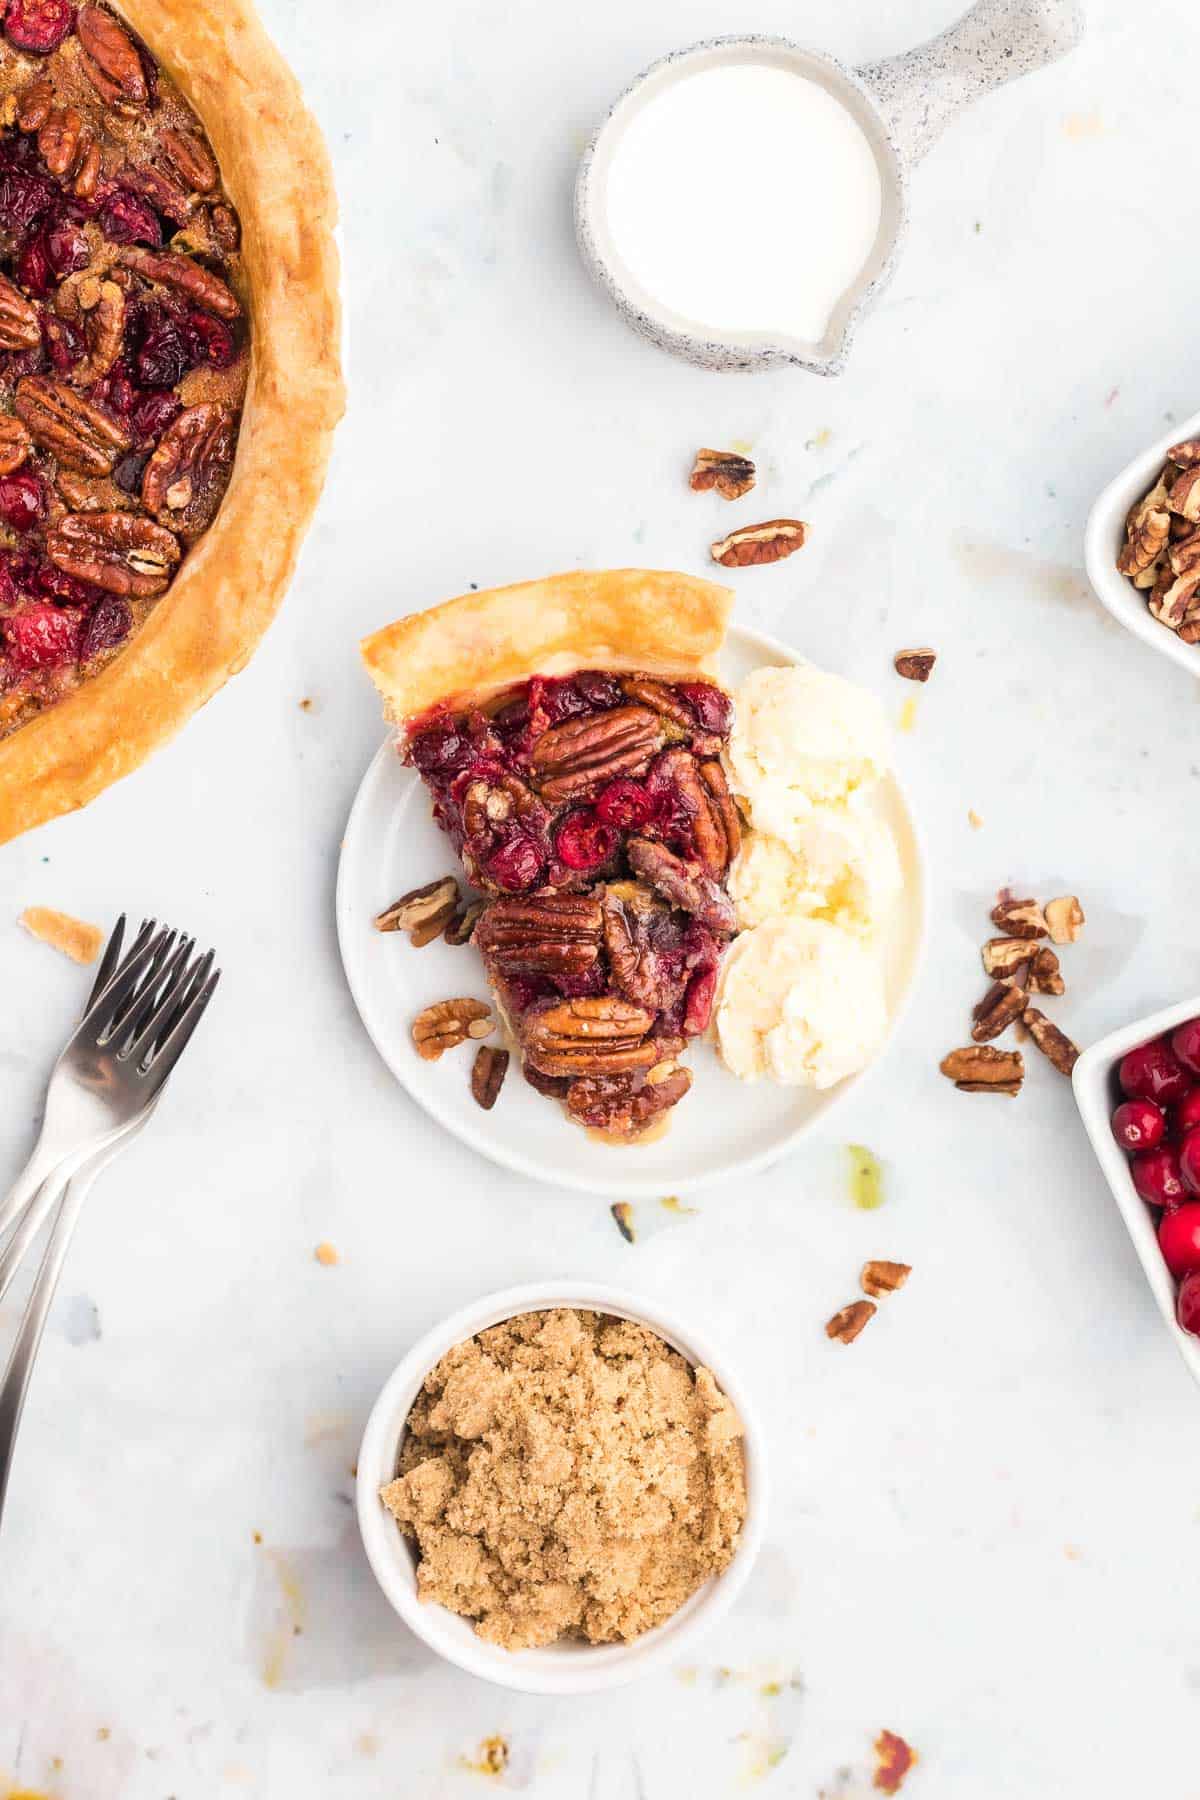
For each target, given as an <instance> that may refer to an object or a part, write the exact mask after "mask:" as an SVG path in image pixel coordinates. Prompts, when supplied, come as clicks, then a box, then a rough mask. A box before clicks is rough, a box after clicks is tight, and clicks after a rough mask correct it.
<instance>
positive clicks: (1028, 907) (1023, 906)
mask: <svg viewBox="0 0 1200 1800" xmlns="http://www.w3.org/2000/svg"><path fill="white" fill-rule="evenodd" d="M991 920H992V924H993V925H998V926H999V927H1000V929H1001V931H1002V932H1003V933H1004V934H1005V936H1006V937H1010V938H1044V937H1045V935H1046V931H1047V925H1046V921H1045V918H1044V917H1043V915H1042V909H1041V907H1040V906H1039V905H1038V903H1037V901H1036V900H1014V899H1012V898H1011V897H1010V896H1008V895H1007V894H1004V895H1001V897H1000V899H999V900H997V902H996V904H995V906H993V908H992V911H991Z"/></svg>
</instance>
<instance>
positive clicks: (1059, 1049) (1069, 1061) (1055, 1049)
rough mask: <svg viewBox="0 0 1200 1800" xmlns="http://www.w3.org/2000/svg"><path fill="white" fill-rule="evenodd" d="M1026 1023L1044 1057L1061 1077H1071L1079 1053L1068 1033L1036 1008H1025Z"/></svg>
mask: <svg viewBox="0 0 1200 1800" xmlns="http://www.w3.org/2000/svg"><path fill="white" fill-rule="evenodd" d="M1024 1022H1025V1026H1026V1029H1027V1030H1028V1032H1029V1035H1030V1037H1031V1038H1032V1039H1033V1041H1034V1043H1035V1044H1036V1045H1037V1047H1038V1049H1039V1050H1040V1051H1041V1053H1042V1055H1043V1056H1044V1057H1046V1058H1047V1059H1048V1060H1049V1061H1050V1062H1052V1063H1053V1064H1054V1067H1055V1068H1056V1069H1057V1070H1058V1072H1059V1074H1060V1075H1069V1074H1070V1073H1071V1070H1072V1069H1073V1068H1074V1067H1075V1064H1076V1063H1077V1062H1078V1061H1079V1051H1078V1049H1077V1048H1076V1046H1075V1045H1074V1044H1073V1043H1072V1042H1071V1040H1070V1038H1069V1037H1068V1036H1067V1034H1066V1032H1064V1031H1060V1030H1059V1029H1058V1026H1057V1025H1055V1024H1054V1023H1053V1021H1052V1020H1050V1019H1048V1018H1047V1017H1046V1015H1045V1013H1043V1012H1039V1011H1038V1009H1037V1007H1036V1006H1027V1007H1026V1008H1025V1014H1024Z"/></svg>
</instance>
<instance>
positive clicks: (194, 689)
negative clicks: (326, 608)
mask: <svg viewBox="0 0 1200 1800" xmlns="http://www.w3.org/2000/svg"><path fill="white" fill-rule="evenodd" d="M113 10H114V11H116V12H118V13H120V14H121V15H122V16H123V17H124V18H125V19H126V20H127V21H128V23H129V24H130V25H131V26H132V27H133V29H134V30H135V31H136V32H138V33H139V34H140V36H141V37H143V38H144V39H145V41H146V43H147V44H148V45H149V47H150V49H151V51H152V52H153V54H154V56H155V57H156V58H157V60H158V61H159V62H160V63H161V64H162V66H163V68H164V69H166V70H167V72H168V73H169V74H170V75H171V76H172V77H173V78H174V80H175V81H176V82H177V83H178V85H179V88H180V90H181V91H182V93H183V95H184V97H185V98H186V99H187V100H189V101H190V102H191V104H192V106H193V107H194V108H195V110H196V112H197V114H198V115H199V117H200V120H201V122H202V123H203V125H204V129H205V131H206V132H207V134H208V139H209V142H210V143H211V145H212V147H213V150H214V151H215V153H216V156H217V159H218V161H219V163H220V166H221V176H222V180H223V182H224V185H225V189H226V192H227V193H228V195H229V197H230V199H231V200H232V201H233V204H234V205H235V206H236V207H237V210H238V213H239V215H240V218H241V225H242V262H243V268H244V270H245V281H246V291H245V292H243V293H242V295H241V298H242V299H243V301H244V302H245V304H246V306H247V310H248V312H249V315H250V324H251V368H250V381H249V388H248V391H247V395H246V404H245V410H244V412H243V415H242V422H241V434H240V437H239V439H238V448H237V457H236V461H235V463H234V468H233V476H232V479H231V480H230V483H229V487H228V489H227V491H226V493H225V497H224V500H223V501H222V503H221V509H220V511H219V512H218V514H217V517H216V519H215V520H214V522H213V524H212V525H211V526H210V528H209V529H208V531H207V532H206V533H205V535H204V536H203V537H202V538H201V540H200V542H199V543H198V544H197V545H196V546H195V548H194V549H193V550H192V551H191V552H190V553H189V555H188V557H187V559H186V561H185V562H184V565H183V567H182V569H181V570H180V572H179V575H178V576H177V578H176V580H175V581H174V582H173V583H172V585H171V587H170V589H169V590H168V592H167V593H166V594H165V595H164V597H163V599H162V600H161V601H160V602H159V603H158V605H157V606H156V607H155V608H154V610H153V612H152V613H151V614H150V616H149V618H148V619H147V620H146V622H145V624H144V625H143V626H142V627H141V629H140V631H138V632H137V634H136V635H135V636H134V637H133V638H131V639H130V640H129V642H128V643H127V644H126V645H125V647H124V648H123V649H122V651H121V653H120V655H118V656H117V657H116V658H115V659H114V660H113V661H112V662H111V663H110V664H109V665H108V666H107V667H106V668H104V669H103V670H101V672H100V673H99V674H98V675H96V676H94V677H93V678H92V679H91V680H89V681H86V682H84V683H83V685H82V686H81V687H79V688H77V689H76V690H75V691H74V692H73V693H70V694H68V695H67V696H66V697H65V698H64V699H63V700H61V701H59V702H58V703H57V704H56V705H54V706H51V707H50V708H48V709H47V710H46V711H45V712H43V713H40V714H38V715H37V717H35V718H34V719H32V720H31V721H30V722H29V723H28V724H27V725H24V726H22V727H21V729H20V730H19V731H16V732H14V733H13V734H12V735H11V736H10V737H8V738H6V739H5V740H4V741H3V742H2V743H0V843H2V842H5V841H7V839H9V838H12V837H15V836H17V834H18V833H20V832H22V831H28V830H29V829H30V827H31V826H34V825H40V824H41V823H43V822H44V821H45V820H47V819H52V818H55V817H57V816H58V815H59V814H60V813H65V812H71V811H73V810H74V809H75V808H76V807H80V806H85V805H86V804H87V803H88V801H89V800H92V799H94V798H95V796H96V795H97V794H99V793H100V792H102V790H103V789H104V788H106V787H107V786H108V785H109V783H110V782H113V781H118V780H119V779H120V778H121V777H122V776H123V775H128V774H129V773H130V772H131V770H133V769H136V768H137V766H138V765H139V763H141V762H143V761H144V760H145V758H146V757H147V756H149V755H150V754H151V752H152V751H154V750H156V749H157V748H158V746H159V745H160V744H162V743H164V742H165V741H166V740H167V739H168V738H170V737H172V736H173V735H174V733H175V732H176V731H178V729H179V728H180V726H181V725H183V724H184V722H185V721H186V720H187V719H188V718H189V717H190V716H191V714H192V713H193V712H195V710H196V708H197V707H198V706H201V705H203V703H204V702H205V701H206V700H208V699H209V698H211V696H212V695H213V694H214V693H216V691H217V689H218V688H219V687H221V686H222V685H223V684H224V682H226V681H227V680H228V679H229V677H230V676H231V675H235V674H236V673H237V672H238V670H239V669H241V668H244V666H245V664H246V663H247V662H248V661H249V659H250V657H251V655H252V654H253V652H254V649H255V647H256V645H257V643H258V641H259V639H260V638H261V636H262V634H263V632H264V631H265V630H266V628H267V626H268V625H269V624H270V622H271V619H272V617H273V616H274V614H275V611H276V608H277V607H278V606H279V603H280V601H281V600H282V598H283V595H284V592H285V591H286V588H287V585H288V582H289V580H290V579H291V575H292V570H293V568H294V567H295V562H296V556H297V553H298V551H299V548H300V541H301V539H302V537H303V535H304V532H305V529H306V527H307V525H308V522H309V520H310V518H311V517H312V514H313V511H314V509H315V507H316V504H317V500H318V498H319V496H320V492H321V486H322V483H323V481H324V478H325V467H326V464H327V462H328V460H329V451H330V446H331V441H332V434H333V429H334V426H335V425H336V424H337V421H338V419H339V418H340V417H341V414H342V410H343V405H344V391H343V387H342V376H341V363H340V355H339V344H340V339H341V311H340V303H339V296H338V253H337V247H336V245H335V243H334V237H333V231H334V226H335V223H336V219H337V200H336V196H335V194H334V187H333V173H332V169H331V167H330V163H329V156H328V153H327V151H326V148H325V144H324V142H323V140H322V137H321V133H320V129H319V127H318V126H317V123H316V121H315V120H314V119H313V117H312V115H311V114H310V113H309V111H308V109H307V107H306V106H305V104H304V100H303V97H302V95H301V92H300V88H299V85H298V83H297V81H296V79H295V77H294V76H293V75H292V73H291V71H290V70H289V69H288V67H287V65H286V63H285V62H284V60H283V58H282V57H281V56H280V54H279V52H278V51H277V50H276V48H275V46H274V45H273V44H272V43H271V42H270V40H269V39H268V37H267V36H266V33H265V32H264V30H263V28H262V25H261V24H260V23H259V20H258V17H257V15H256V13H255V11H254V9H253V7H252V6H251V5H250V4H249V3H248V0H122V3H121V4H118V5H115V6H114V9H113Z"/></svg>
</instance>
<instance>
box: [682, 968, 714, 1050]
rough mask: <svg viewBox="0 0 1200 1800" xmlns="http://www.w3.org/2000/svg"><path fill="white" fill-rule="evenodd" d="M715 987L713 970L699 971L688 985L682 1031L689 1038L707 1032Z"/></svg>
mask: <svg viewBox="0 0 1200 1800" xmlns="http://www.w3.org/2000/svg"><path fill="white" fill-rule="evenodd" d="M716 987H717V971H716V970H715V969H701V971H700V973H699V974H698V975H693V976H692V979H691V981H690V982H689V983H688V991H687V998H686V1000H685V1001H684V1005H683V1029H684V1031H685V1032H686V1033H687V1035H688V1036H689V1037H699V1035H700V1033H701V1032H702V1031H707V1029H708V1021H709V1020H710V1019H711V1017H712V1006H713V995H714V993H715V992H716Z"/></svg>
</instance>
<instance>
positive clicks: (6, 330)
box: [0, 275, 42, 350]
mask: <svg viewBox="0 0 1200 1800" xmlns="http://www.w3.org/2000/svg"><path fill="white" fill-rule="evenodd" d="M41 341H42V328H41V325H40V324H39V322H38V316H37V313H36V311H35V310H34V308H33V307H32V306H31V305H30V304H29V301H28V300H27V299H26V298H25V296H24V294H23V293H22V292H21V290H20V288H18V287H15V286H14V285H13V283H12V282H11V281H10V280H9V279H8V277H7V275H0V350H32V349H34V348H35V347H36V346H37V345H38V344H40V343H41Z"/></svg>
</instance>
